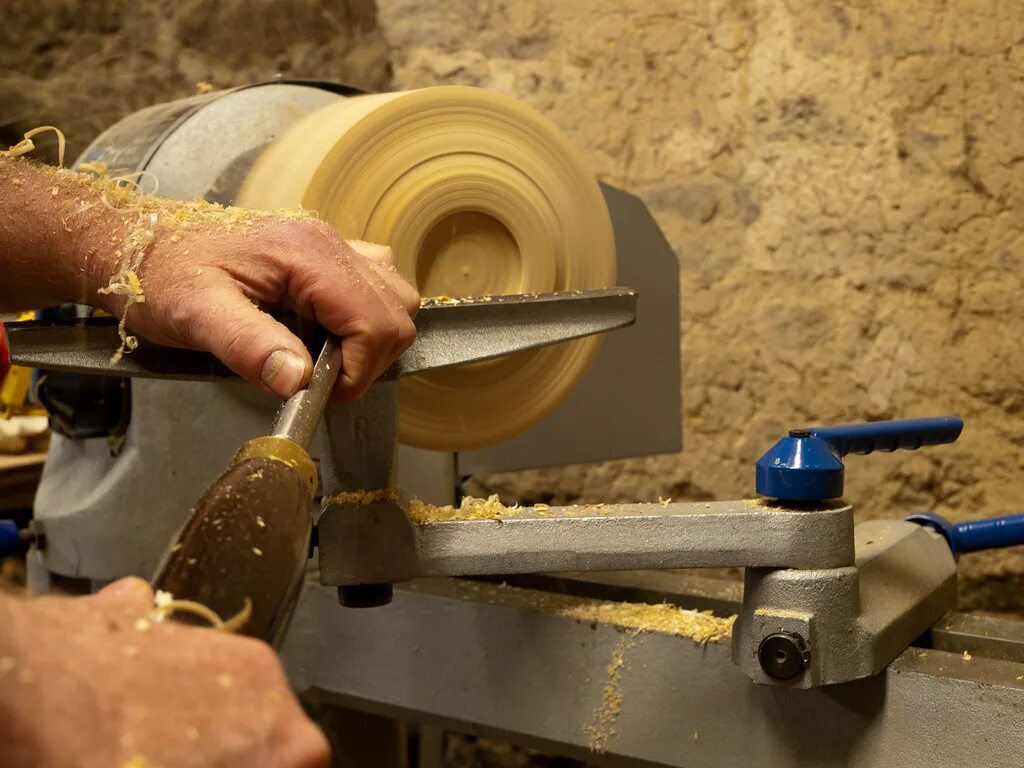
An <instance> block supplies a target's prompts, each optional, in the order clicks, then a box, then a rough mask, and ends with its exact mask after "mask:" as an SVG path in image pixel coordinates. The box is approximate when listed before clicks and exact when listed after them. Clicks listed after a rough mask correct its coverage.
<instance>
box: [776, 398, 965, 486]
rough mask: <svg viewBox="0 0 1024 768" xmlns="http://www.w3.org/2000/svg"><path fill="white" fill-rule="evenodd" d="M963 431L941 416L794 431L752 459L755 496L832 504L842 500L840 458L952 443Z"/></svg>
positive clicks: (957, 423) (958, 421)
mask: <svg viewBox="0 0 1024 768" xmlns="http://www.w3.org/2000/svg"><path fill="white" fill-rule="evenodd" d="M963 428H964V423H963V421H962V420H961V419H958V418H956V417H955V416H941V417H938V418H932V419H908V420H904V421H877V422H874V423H868V424H845V425H842V426H838V427H811V428H809V429H796V430H793V431H792V432H790V433H789V436H788V437H784V438H782V439H781V440H779V441H778V442H777V443H776V444H775V445H774V446H772V448H771V450H769V451H768V452H767V453H766V454H764V456H762V457H761V458H760V459H758V461H757V468H756V487H757V492H758V493H759V494H760V495H762V496H768V497H771V498H774V499H780V500H783V501H824V500H825V499H837V498H839V497H840V496H842V495H843V479H844V473H845V467H844V466H843V461H842V457H843V456H846V455H847V454H850V453H859V454H865V453H871V452H872V451H895V450H897V449H901V448H902V449H904V450H910V451H912V450H916V449H917V448H922V447H924V446H926V445H941V444H943V443H952V442H953V441H954V440H956V439H957V438H958V437H959V436H960V432H961V431H962V430H963Z"/></svg>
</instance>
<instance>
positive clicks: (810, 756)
mask: <svg viewBox="0 0 1024 768" xmlns="http://www.w3.org/2000/svg"><path fill="white" fill-rule="evenodd" d="M531 578H533V579H535V580H539V582H538V583H542V582H543V583H544V585H545V586H546V588H549V589H558V590H560V591H564V590H566V589H571V590H572V591H574V592H576V593H578V594H589V595H595V596H599V597H602V598H610V597H611V598H617V599H623V598H624V597H628V598H632V599H635V598H637V597H639V596H646V597H647V599H651V600H654V601H655V602H657V601H659V600H665V599H667V600H671V601H673V602H677V603H681V604H683V605H692V606H694V607H699V608H708V607H713V608H715V609H716V611H718V612H720V613H722V614H724V615H727V614H729V613H736V612H738V611H739V610H740V605H739V604H738V603H736V602H734V600H735V598H736V596H737V592H738V585H736V584H725V586H724V588H723V587H721V586H718V587H715V586H713V585H715V584H722V582H716V581H713V580H710V579H700V578H693V577H687V576H683V575H680V574H668V573H659V574H645V573H642V572H634V573H629V574H614V575H612V574H609V575H606V576H597V577H584V576H580V577H577V578H548V579H547V581H546V582H544V579H541V578H540V577H531ZM652 585H654V586H655V588H653V589H652ZM538 594H539V593H538V592H536V591H534V590H532V589H519V588H513V587H501V586H498V585H493V584H483V583H479V582H465V581H460V580H451V579H423V580H420V581H416V582H412V583H410V584H408V585H405V586H402V587H400V588H398V589H396V591H395V600H394V602H393V603H392V604H391V605H389V606H387V607H385V608H378V609H373V610H366V611H359V610H346V609H343V608H340V607H338V605H337V598H336V596H335V593H334V590H333V589H330V588H325V587H322V586H320V585H319V584H317V583H316V577H315V575H312V578H311V579H310V581H309V583H308V585H307V589H306V591H305V593H304V594H303V597H302V600H301V602H300V605H299V608H298V611H297V614H296V618H295V621H294V623H293V625H292V630H291V633H290V635H289V638H288V640H287V642H286V644H285V648H284V655H285V658H286V663H287V664H288V666H289V670H290V673H291V675H292V679H293V681H294V683H295V685H296V687H297V689H298V690H299V691H300V692H302V693H303V695H304V696H306V697H307V698H309V699H311V700H316V701H320V702H324V703H333V704H336V705H345V706H355V707H358V708H360V709H363V710H367V711H371V712H376V713H378V714H386V715H391V716H396V717H403V718H408V719H411V720H414V721H420V722H423V723H427V724H430V725H436V726H440V727H444V728H449V729H452V730H457V731H463V732H468V733H474V734H480V735H485V736H492V737H496V738H501V739H507V740H510V741H512V742H514V743H519V744H522V745H524V746H532V747H536V748H540V749H543V750H545V751H548V752H552V753H555V754H561V755H565V756H568V757H577V758H580V759H583V760H586V761H587V762H588V763H591V764H597V765H602V766H659V765H660V766H680V767H682V766H686V768H731V767H732V766H737V767H739V766H742V767H743V768H747V766H758V768H776V767H778V768H782V767H783V766H785V767H786V768H793V767H794V766H807V767H808V768H810V767H811V766H813V767H814V768H829V767H830V766H836V767H837V768H838V766H850V767H854V768H857V767H863V768H879V767H880V766H900V768H941V767H942V766H950V767H952V766H958V767H962V766H986V768H998V767H999V766H1006V767H1007V768H1010V767H1011V766H1012V767H1013V768H1017V767H1019V766H1020V765H1022V764H1024V739H1022V738H1021V734H1022V733H1024V681H1022V680H1024V663H1021V662H1022V661H1024V653H1022V646H1024V631H1022V628H1021V626H1020V624H1019V623H1018V622H1010V621H1000V620H997V619H975V618H974V617H970V616H965V615H962V614H949V615H948V616H947V617H946V618H945V619H943V620H942V621H940V622H939V624H938V625H937V626H936V627H935V628H934V629H933V630H932V644H933V646H935V648H931V649H927V650H924V649H921V648H916V647H911V648H908V649H907V650H905V651H904V652H903V653H902V654H901V655H900V656H899V657H898V658H897V659H896V661H894V662H893V663H892V664H891V665H890V666H889V667H888V668H887V669H886V670H885V671H883V672H882V673H881V674H880V675H877V676H875V677H871V678H867V679H864V680H859V681H856V682H852V683H844V684H841V685H833V686H825V687H822V688H816V689H814V690H801V689H796V688H786V687H768V686H761V685H751V682H750V679H749V678H748V677H747V676H746V675H744V673H743V671H742V670H740V669H739V668H738V667H737V666H736V665H735V664H733V662H732V660H731V658H730V648H729V645H730V644H729V641H728V640H727V639H726V640H723V641H720V642H710V643H707V644H700V643H697V642H694V641H693V640H691V639H690V638H688V637H677V636H671V635H665V634H660V633H655V632H651V633H643V634H640V635H635V634H634V633H633V631H632V630H624V629H621V628H618V627H615V626H612V625H608V624H595V623H591V622H588V621H579V620H576V619H572V618H566V617H563V616H559V615H556V614H553V613H546V612H544V611H543V610H539V609H538V608H536V607H535V602H536V601H535V599H531V597H535V596H537V595H538ZM937 648H943V650H938V649H937ZM965 650H968V651H970V653H969V654H968V656H970V658H969V659H968V658H967V657H965V656H964V654H963V651H965ZM617 653H620V654H621V655H622V658H623V661H624V663H623V665H622V667H621V679H620V680H619V682H618V686H617V688H618V691H619V693H620V694H621V708H620V711H619V713H618V715H617V717H614V718H613V722H611V723H610V724H609V731H610V733H609V738H608V741H607V744H606V753H605V754H600V755H598V754H594V753H592V752H591V751H590V748H589V745H590V743H591V736H590V735H589V733H588V731H587V730H586V729H587V727H588V726H591V725H593V724H594V722H595V720H594V718H595V711H596V710H598V709H599V708H600V707H601V705H602V699H603V697H604V695H605V689H606V686H608V685H609V684H610V683H611V682H612V681H611V680H610V678H609V675H608V667H609V665H610V664H611V663H612V660H613V657H614V656H615V654H617ZM972 654H973V655H972ZM1007 658H1012V659H1016V661H1011V660H1006V659H1007ZM613 687H614V686H613Z"/></svg>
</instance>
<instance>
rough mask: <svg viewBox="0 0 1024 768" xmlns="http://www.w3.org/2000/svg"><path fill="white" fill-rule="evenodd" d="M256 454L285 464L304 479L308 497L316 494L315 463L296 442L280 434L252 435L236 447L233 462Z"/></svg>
mask: <svg viewBox="0 0 1024 768" xmlns="http://www.w3.org/2000/svg"><path fill="white" fill-rule="evenodd" d="M256 456H264V457H266V458H268V459H274V461H280V462H281V463H282V464H287V465H288V466H289V467H291V468H292V469H294V470H295V471H296V472H298V473H299V477H301V478H302V479H303V480H304V481H305V483H306V489H307V490H308V491H309V497H310V498H313V497H314V496H315V495H316V489H317V485H318V483H319V480H318V477H317V472H316V464H314V463H313V460H312V459H311V458H309V454H308V453H307V452H306V449H305V448H303V447H302V446H301V445H299V444H298V443H296V442H293V441H292V440H289V439H288V438H287V437H281V436H280V435H263V436H262V437H254V438H253V439H252V440H249V441H248V442H247V443H245V445H243V446H242V447H241V448H239V449H238V453H236V454H235V464H240V463H241V462H243V461H245V460H246V459H251V458H253V457H256Z"/></svg>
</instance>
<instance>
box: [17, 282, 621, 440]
mask: <svg viewBox="0 0 1024 768" xmlns="http://www.w3.org/2000/svg"><path fill="white" fill-rule="evenodd" d="M636 304H637V294H636V291H634V290H632V289H630V288H599V289H593V290H586V291H565V292H560V293H540V294H526V295H509V296H495V297H489V298H487V299H480V300H474V301H459V302H457V303H452V304H428V305H426V306H424V307H422V308H421V309H420V311H419V313H418V314H417V316H416V339H415V340H414V341H413V343H412V345H411V346H410V347H409V349H407V350H406V351H405V352H404V353H403V354H402V356H401V357H400V358H399V359H398V360H396V361H395V363H393V364H392V365H391V367H389V368H388V369H387V371H385V372H384V374H383V376H382V377H381V378H382V379H384V380H388V379H394V378H400V377H402V376H410V375H413V374H416V373H422V372H424V371H434V370H439V369H442V368H450V367H452V366H456V365H462V364H465V363H474V362H481V361H484V360H491V359H494V358H496V357H502V356H503V355H510V354H514V353H516V352H525V351H527V350H531V349H537V348H538V347H543V346H547V345H549V344H555V343H560V342H563V341H569V340H572V339H578V338H581V337H583V336H591V335H594V334H598V333H604V332H605V331H612V330H616V329H618V328H623V327H625V326H628V325H631V324H632V323H633V322H634V320H635V319H636ZM6 332H7V336H8V339H9V341H10V345H11V361H12V362H14V363H15V364H17V365H24V366H26V367H30V368H41V369H44V370H51V371H67V372H70V373H84V374H95V375H101V376H128V377H138V378H150V379H175V380H184V381H207V380H209V381H216V380H219V379H232V378H237V374H236V373H234V372H233V371H231V370H230V369H229V368H227V367H226V366H224V365H223V364H222V363H220V362H219V361H218V360H217V358H215V357H214V356H213V355H211V354H209V353H206V352H198V351H194V350H186V349H177V348H174V347H162V346H159V345H156V344H150V343H148V342H145V341H141V342H140V343H139V346H138V348H137V349H136V350H135V351H134V352H132V354H130V355H127V356H126V357H124V358H123V359H122V360H120V361H118V362H117V363H116V364H115V363H113V362H111V352H110V350H111V349H116V348H117V345H118V343H119V342H120V339H119V337H118V334H117V321H116V320H114V319H113V318H88V319H79V320H69V321H63V322H59V323H52V322H48V321H33V320H29V321H25V322H20V323H9V324H8V325H7V326H6ZM323 352H324V350H323V349H321V350H320V354H319V355H318V359H319V357H320V356H322V355H323ZM331 356H332V357H333V356H334V352H333V351H331ZM325 370H326V369H325ZM321 394H324V393H323V392H321ZM308 397H312V393H309V395H308ZM279 415H280V414H279ZM285 418H286V419H287V417H285ZM314 426H315V425H314Z"/></svg>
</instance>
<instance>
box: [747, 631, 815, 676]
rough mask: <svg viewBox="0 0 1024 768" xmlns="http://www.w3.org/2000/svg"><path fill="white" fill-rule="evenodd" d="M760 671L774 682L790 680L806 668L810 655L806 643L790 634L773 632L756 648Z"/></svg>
mask: <svg viewBox="0 0 1024 768" xmlns="http://www.w3.org/2000/svg"><path fill="white" fill-rule="evenodd" d="M757 659H758V661H760V662H761V669H763V670H764V672H765V674H766V675H768V677H771V678H774V679H775V680H791V679H793V678H794V677H796V676H797V675H799V674H800V673H801V672H803V671H804V669H806V668H807V664H808V662H809V661H810V660H811V653H810V651H809V650H808V648H807V641H805V640H804V639H803V638H802V637H800V635H797V634H793V633H790V632H775V633H774V634H771V635H768V637H766V638H765V639H764V640H762V641H761V645H759V646H758V648H757Z"/></svg>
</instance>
